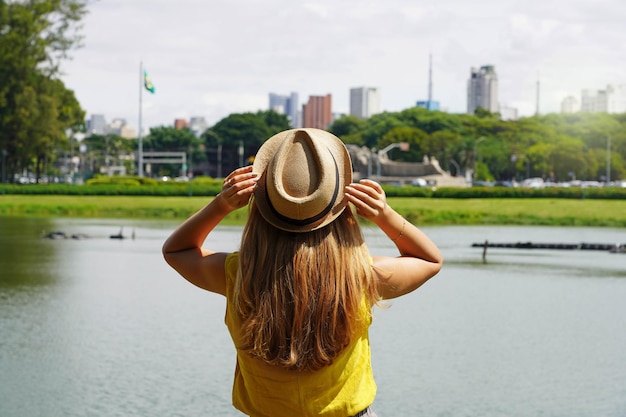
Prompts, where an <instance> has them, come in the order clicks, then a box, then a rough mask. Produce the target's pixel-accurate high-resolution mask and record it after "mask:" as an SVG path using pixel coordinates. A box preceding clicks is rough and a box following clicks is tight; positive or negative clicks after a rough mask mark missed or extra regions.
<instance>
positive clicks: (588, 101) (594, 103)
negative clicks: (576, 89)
mask: <svg viewBox="0 0 626 417" xmlns="http://www.w3.org/2000/svg"><path fill="white" fill-rule="evenodd" d="M580 110H581V111H583V112H589V113H624V112H626V85H624V84H622V85H611V84H609V85H607V87H606V89H605V90H596V91H593V90H583V91H582V93H581V104H580Z"/></svg>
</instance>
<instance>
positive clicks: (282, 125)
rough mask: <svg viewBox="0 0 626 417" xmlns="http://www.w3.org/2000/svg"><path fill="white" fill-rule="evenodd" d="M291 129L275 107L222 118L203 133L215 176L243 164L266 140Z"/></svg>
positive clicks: (203, 139)
mask: <svg viewBox="0 0 626 417" xmlns="http://www.w3.org/2000/svg"><path fill="white" fill-rule="evenodd" d="M289 128H290V127H289V121H288V119H287V117H286V116H284V115H280V114H278V113H276V112H274V111H273V110H270V111H259V112H257V113H235V114H231V115H229V116H227V117H225V118H224V119H222V120H220V121H219V122H217V123H216V124H215V125H214V126H212V127H211V128H209V129H207V130H206V131H205V132H204V133H203V134H202V136H201V139H202V141H203V142H204V145H205V147H206V152H207V154H208V159H209V166H210V170H211V173H212V175H214V176H220V175H225V174H227V173H228V172H230V171H232V170H233V169H235V168H237V167H238V166H239V165H240V159H243V161H242V162H243V164H244V165H246V164H247V163H249V162H250V161H252V160H253V158H254V155H256V152H257V151H258V150H259V148H260V147H261V145H262V144H263V142H265V141H266V140H267V139H268V138H270V137H271V136H273V135H274V134H276V133H278V132H281V131H283V130H287V129H289ZM240 152H243V153H242V154H240Z"/></svg>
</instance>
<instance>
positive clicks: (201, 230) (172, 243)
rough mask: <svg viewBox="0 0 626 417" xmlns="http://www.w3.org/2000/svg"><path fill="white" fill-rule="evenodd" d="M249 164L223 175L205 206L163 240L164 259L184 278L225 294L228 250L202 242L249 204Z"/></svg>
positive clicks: (252, 184) (251, 180)
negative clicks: (225, 220) (215, 191)
mask: <svg viewBox="0 0 626 417" xmlns="http://www.w3.org/2000/svg"><path fill="white" fill-rule="evenodd" d="M256 181H257V180H256V174H253V173H252V167H251V166H247V167H243V168H239V169H237V170H235V171H233V172H232V173H230V174H229V175H228V176H227V177H226V178H225V179H224V185H223V186H222V191H221V192H220V193H219V194H218V195H217V196H216V197H215V198H214V199H213V200H212V201H211V202H210V203H209V204H208V205H206V206H205V207H204V208H202V209H201V210H199V211H198V212H196V213H195V214H194V215H193V216H191V217H190V218H189V219H187V220H186V221H185V222H183V224H181V225H180V226H179V227H178V228H177V229H176V230H175V231H174V232H173V233H172V234H171V235H170V236H169V238H168V239H167V240H166V241H165V243H164V244H163V248H162V252H163V257H164V258H165V261H166V262H167V263H168V264H169V265H170V266H171V267H172V268H174V269H175V270H176V271H178V273H180V274H181V275H182V276H183V277H184V278H185V279H186V280H187V281H189V282H191V283H192V284H194V285H196V286H198V287H200V288H203V289H205V290H208V291H211V292H215V293H218V294H222V295H224V293H225V291H226V275H225V270H224V261H225V259H226V256H227V253H225V252H217V251H212V250H207V249H204V248H202V244H203V243H204V241H205V240H206V238H207V236H208V235H209V233H211V231H213V229H215V227H216V226H217V225H218V224H219V223H220V222H221V221H222V219H224V217H226V216H227V215H228V214H229V213H230V212H232V211H234V210H236V209H238V208H241V207H244V206H246V205H247V204H248V201H249V199H250V195H251V194H252V193H253V192H254V188H255V185H256Z"/></svg>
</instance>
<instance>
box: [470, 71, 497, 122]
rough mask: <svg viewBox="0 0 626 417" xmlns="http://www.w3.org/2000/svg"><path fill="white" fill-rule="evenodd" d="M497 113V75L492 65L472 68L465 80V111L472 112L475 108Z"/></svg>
mask: <svg viewBox="0 0 626 417" xmlns="http://www.w3.org/2000/svg"><path fill="white" fill-rule="evenodd" d="M479 107H480V108H483V109H485V110H489V111H490V112H492V113H497V112H498V111H499V110H500V108H499V105H498V76H497V75H496V69H495V67H494V66H493V65H485V66H482V67H480V68H478V69H477V68H472V70H471V74H470V79H469V80H468V81H467V113H468V114H474V112H475V111H476V109H477V108H479Z"/></svg>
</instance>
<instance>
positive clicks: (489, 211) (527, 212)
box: [0, 195, 626, 227]
mask: <svg viewBox="0 0 626 417" xmlns="http://www.w3.org/2000/svg"><path fill="white" fill-rule="evenodd" d="M210 200H211V197H153V196H145V197H137V196H64V195H37V196H29V195H0V215H2V216H38V217H46V216H49V217H92V218H146V219H156V218H160V219H181V220H182V219H184V218H186V217H188V216H189V215H191V214H193V213H194V212H195V211H196V210H198V209H199V208H201V207H202V206H203V205H204V204H206V203H207V202H208V201H210ZM388 201H389V205H391V206H392V207H394V208H395V209H396V210H397V211H398V212H400V213H401V214H403V215H404V216H405V217H406V218H407V219H408V220H409V221H411V222H412V223H414V224H420V225H472V224H492V225H504V224H508V225H548V226H603V227H626V200H588V199H585V200H582V199H580V200H575V199H556V198H555V199H544V198H529V199H520V198H514V199H508V198H485V199H476V198H465V199H453V198H409V197H403V198H401V197H390V198H389V199H388ZM245 218H246V211H245V210H238V211H236V212H234V213H232V214H231V215H230V216H229V217H228V219H227V222H228V223H231V224H237V223H243V222H244V220H245Z"/></svg>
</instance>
